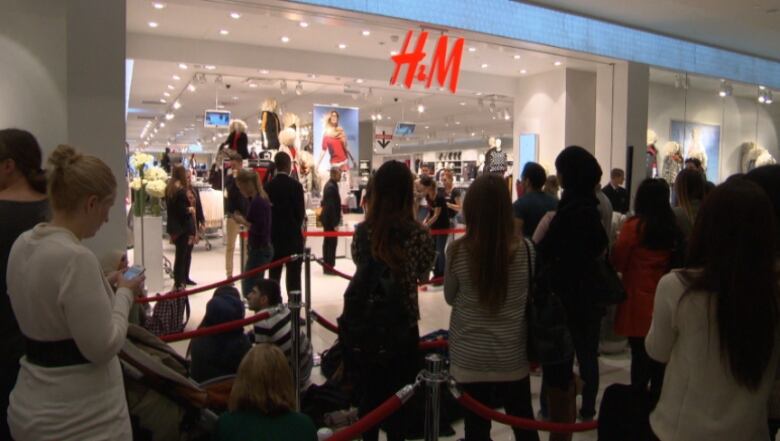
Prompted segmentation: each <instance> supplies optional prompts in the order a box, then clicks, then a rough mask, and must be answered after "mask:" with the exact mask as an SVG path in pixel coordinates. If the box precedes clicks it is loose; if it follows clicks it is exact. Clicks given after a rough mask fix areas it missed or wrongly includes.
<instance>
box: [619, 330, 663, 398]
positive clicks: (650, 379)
mask: <svg viewBox="0 0 780 441" xmlns="http://www.w3.org/2000/svg"><path fill="white" fill-rule="evenodd" d="M628 344H629V345H631V385H632V386H634V387H637V388H641V389H644V390H647V388H648V385H649V387H650V396H651V397H652V398H653V406H655V404H656V403H658V399H659V398H660V397H661V386H663V382H664V370H665V366H664V364H663V363H659V362H657V361H655V360H653V359H652V358H650V356H649V355H647V350H646V349H645V338H644V337H628Z"/></svg>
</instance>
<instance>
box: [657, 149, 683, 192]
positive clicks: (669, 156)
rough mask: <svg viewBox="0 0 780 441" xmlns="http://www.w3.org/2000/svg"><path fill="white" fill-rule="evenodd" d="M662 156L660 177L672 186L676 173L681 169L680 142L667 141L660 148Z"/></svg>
mask: <svg viewBox="0 0 780 441" xmlns="http://www.w3.org/2000/svg"><path fill="white" fill-rule="evenodd" d="M661 154H662V157H663V167H662V168H661V177H662V178H663V179H664V180H665V181H666V182H667V183H668V184H669V186H671V187H672V188H674V181H675V180H676V179H677V175H678V174H679V173H680V171H682V169H683V156H682V151H681V150H680V144H678V143H676V142H674V141H669V142H667V143H666V144H665V145H664V147H663V149H662V150H661Z"/></svg>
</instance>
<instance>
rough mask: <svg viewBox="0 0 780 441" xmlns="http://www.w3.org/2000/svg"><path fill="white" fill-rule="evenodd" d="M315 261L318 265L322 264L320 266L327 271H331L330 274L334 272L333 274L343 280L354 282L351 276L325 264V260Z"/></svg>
mask: <svg viewBox="0 0 780 441" xmlns="http://www.w3.org/2000/svg"><path fill="white" fill-rule="evenodd" d="M315 261H316V262H317V263H319V264H320V266H322V268H323V269H324V270H325V271H330V272H332V273H334V274H336V275H337V276H339V277H341V278H342V279H345V280H352V276H350V275H349V274H346V273H342V272H341V271H339V270H337V269H336V268H335V267H333V266H332V265H329V264H327V263H325V260H324V259H322V258H318V259H315Z"/></svg>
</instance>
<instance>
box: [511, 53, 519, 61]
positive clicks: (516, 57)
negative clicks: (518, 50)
mask: <svg viewBox="0 0 780 441" xmlns="http://www.w3.org/2000/svg"><path fill="white" fill-rule="evenodd" d="M512 58H514V59H515V60H519V59H520V55H517V54H515V56H514V57H512Z"/></svg>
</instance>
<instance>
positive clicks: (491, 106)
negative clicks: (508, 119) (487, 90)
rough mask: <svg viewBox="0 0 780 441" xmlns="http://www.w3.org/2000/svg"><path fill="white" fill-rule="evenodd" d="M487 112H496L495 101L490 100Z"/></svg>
mask: <svg viewBox="0 0 780 441" xmlns="http://www.w3.org/2000/svg"><path fill="white" fill-rule="evenodd" d="M488 110H490V113H493V112H495V111H496V100H490V104H489V105H488Z"/></svg>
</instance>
